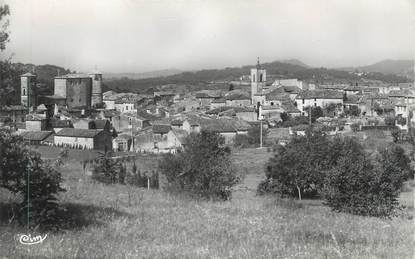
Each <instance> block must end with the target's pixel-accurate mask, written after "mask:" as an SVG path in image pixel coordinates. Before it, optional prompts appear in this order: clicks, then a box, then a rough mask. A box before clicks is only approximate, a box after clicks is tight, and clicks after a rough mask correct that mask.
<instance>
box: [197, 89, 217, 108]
mask: <svg viewBox="0 0 415 259" xmlns="http://www.w3.org/2000/svg"><path fill="white" fill-rule="evenodd" d="M195 97H196V99H197V100H198V101H199V103H200V106H201V107H210V104H211V103H212V102H213V101H214V100H216V99H220V98H222V97H223V96H222V92H221V91H216V90H202V91H199V92H196V94H195Z"/></svg>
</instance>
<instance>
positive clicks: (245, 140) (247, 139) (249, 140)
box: [233, 126, 268, 148]
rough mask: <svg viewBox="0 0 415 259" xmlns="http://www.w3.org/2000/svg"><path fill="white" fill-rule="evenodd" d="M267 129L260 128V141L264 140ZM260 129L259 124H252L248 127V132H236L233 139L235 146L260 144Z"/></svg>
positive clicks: (263, 141)
mask: <svg viewBox="0 0 415 259" xmlns="http://www.w3.org/2000/svg"><path fill="white" fill-rule="evenodd" d="M267 134H268V129H265V128H262V143H265V142H266V137H267ZM260 135H261V129H260V126H253V127H251V128H250V129H248V134H247V135H245V134H238V135H236V136H235V137H234V139H233V144H234V146H236V147H241V148H246V147H250V146H258V145H259V144H260V141H261V139H260Z"/></svg>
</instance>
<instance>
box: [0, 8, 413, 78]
mask: <svg viewBox="0 0 415 259" xmlns="http://www.w3.org/2000/svg"><path fill="white" fill-rule="evenodd" d="M1 2H3V3H4V2H5V3H6V4H8V5H9V6H10V11H11V15H10V17H9V22H10V25H9V31H10V32H11V34H10V42H9V43H8V45H7V49H6V51H5V52H4V53H2V55H3V57H4V56H7V55H8V56H10V55H13V59H12V60H13V61H15V62H23V63H33V64H37V65H41V64H54V65H59V66H63V67H65V68H69V69H71V70H77V71H82V72H88V71H91V70H93V69H95V68H97V69H99V70H101V71H103V72H113V73H122V72H136V73H139V72H146V71H154V70H161V69H169V68H175V69H181V70H198V69H209V68H224V67H228V66H229V67H231V66H242V65H248V64H254V63H255V62H256V59H257V57H260V59H261V61H262V62H271V61H274V60H284V59H294V58H295V59H299V60H301V61H302V62H304V63H306V64H309V65H311V66H318V67H320V66H324V67H341V66H359V65H368V64H371V63H374V62H377V61H380V60H383V59H412V58H414V56H415V55H414V54H415V0H269V1H268V0H255V1H245V0H226V1H225V0H218V1H216V0H205V1H184V0H174V1H169V0H163V1H162V0H0V4H1Z"/></svg>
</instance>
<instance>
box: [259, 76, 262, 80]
mask: <svg viewBox="0 0 415 259" xmlns="http://www.w3.org/2000/svg"><path fill="white" fill-rule="evenodd" d="M259 82H262V74H260V75H259Z"/></svg>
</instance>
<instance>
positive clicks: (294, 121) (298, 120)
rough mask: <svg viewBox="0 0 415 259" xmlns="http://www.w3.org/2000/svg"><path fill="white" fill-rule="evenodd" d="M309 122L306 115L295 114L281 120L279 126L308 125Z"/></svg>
mask: <svg viewBox="0 0 415 259" xmlns="http://www.w3.org/2000/svg"><path fill="white" fill-rule="evenodd" d="M308 124H309V118H308V117H306V116H295V117H292V118H291V117H290V118H289V120H287V121H283V122H282V123H281V127H284V128H288V127H293V126H297V125H308Z"/></svg>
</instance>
